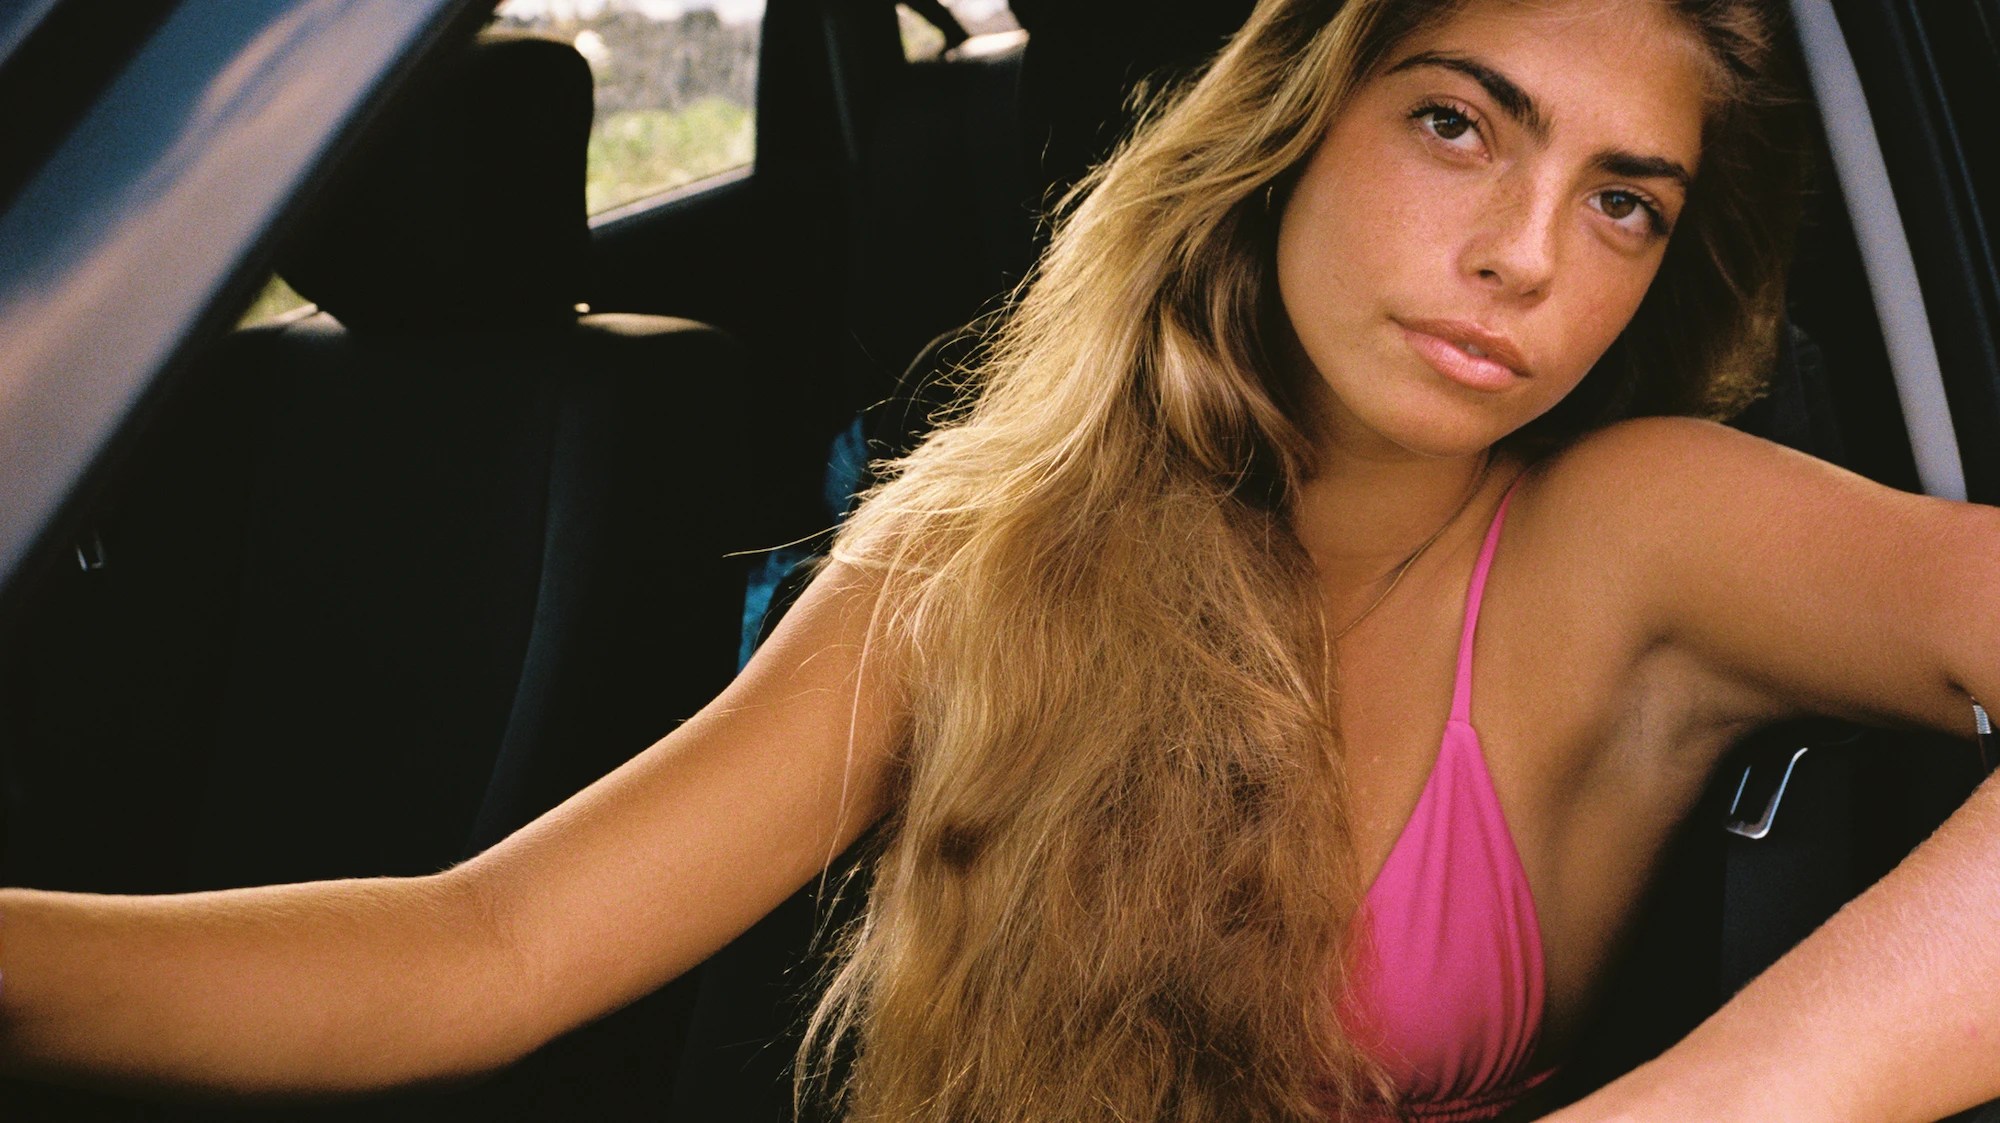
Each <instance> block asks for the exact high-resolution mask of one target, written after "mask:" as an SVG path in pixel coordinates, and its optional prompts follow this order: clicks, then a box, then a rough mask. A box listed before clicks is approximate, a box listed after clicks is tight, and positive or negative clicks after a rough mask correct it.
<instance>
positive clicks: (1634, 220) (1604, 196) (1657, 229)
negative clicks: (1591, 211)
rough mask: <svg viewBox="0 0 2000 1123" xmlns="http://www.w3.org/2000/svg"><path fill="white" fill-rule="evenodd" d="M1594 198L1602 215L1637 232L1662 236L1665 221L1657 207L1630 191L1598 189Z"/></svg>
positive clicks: (1665, 225) (1664, 230)
mask: <svg viewBox="0 0 2000 1123" xmlns="http://www.w3.org/2000/svg"><path fill="white" fill-rule="evenodd" d="M1594 198H1595V199H1596V206H1597V209H1598V210H1600V211H1602V212H1604V217H1606V218H1608V219H1611V220H1612V221H1613V222H1616V223H1618V224H1619V225H1621V226H1624V227H1626V228H1627V229H1629V230H1631V231H1633V232H1634V233H1638V234H1653V235H1661V236H1664V235H1665V234H1666V233H1667V222H1666V219H1665V217H1664V216H1662V215H1661V214H1660V212H1659V210H1658V208H1656V207H1654V206H1653V205H1652V204H1651V203H1649V202H1647V201H1646V200H1645V198H1644V197H1643V196H1640V195H1638V194H1636V193H1634V192H1631V191H1600V192H1598V193H1597V194H1596V195H1595V196H1594Z"/></svg>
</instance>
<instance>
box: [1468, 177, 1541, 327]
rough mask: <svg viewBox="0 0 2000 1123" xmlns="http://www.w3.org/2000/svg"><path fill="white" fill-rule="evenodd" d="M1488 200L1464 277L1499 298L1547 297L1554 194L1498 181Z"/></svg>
mask: <svg viewBox="0 0 2000 1123" xmlns="http://www.w3.org/2000/svg"><path fill="white" fill-rule="evenodd" d="M1489 200H1490V201H1489V203H1488V205H1487V206H1486V207H1485V208H1484V210H1485V212H1486V213H1484V214H1483V215H1481V216H1480V220H1481V221H1480V222H1479V223H1478V225H1477V227H1476V230H1475V233H1474V235H1473V237H1472V239H1471V241H1470V242H1468V243H1467V244H1466V247H1465V257H1464V262H1463V267H1464V270H1465V272H1466V274H1467V275H1468V276H1472V277H1474V278H1476V279H1477V280H1478V282H1479V283H1481V284H1482V285H1485V286H1488V287H1490V288H1492V289H1493V290H1495V292H1496V293H1498V294H1501V295H1506V296H1511V297H1515V298H1540V297H1542V296H1544V295H1546V294H1547V293H1548V289H1549V285H1550V283H1551V282H1552V281H1554V279H1555V271H1556V243H1557V218H1558V215H1559V214H1560V213H1561V205H1562V202H1561V198H1560V195H1559V193H1558V192H1557V191H1555V190H1553V189H1552V187H1545V186H1543V185H1538V184H1536V183H1534V182H1532V181H1529V180H1527V179H1526V178H1522V179H1519V180H1515V181H1512V182H1509V181H1506V180H1503V181H1502V182H1500V183H1499V184H1497V185H1496V190H1495V191H1494V192H1493V194H1492V195H1491V196H1489Z"/></svg>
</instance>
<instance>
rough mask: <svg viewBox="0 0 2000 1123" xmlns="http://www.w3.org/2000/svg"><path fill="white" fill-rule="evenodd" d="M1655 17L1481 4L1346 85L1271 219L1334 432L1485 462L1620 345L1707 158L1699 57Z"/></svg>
mask: <svg viewBox="0 0 2000 1123" xmlns="http://www.w3.org/2000/svg"><path fill="white" fill-rule="evenodd" d="M1663 9H1664V5H1663V4H1661V3H1659V2H1658V0H1575V2H1554V3H1537V4H1525V3H1506V2H1501V0H1475V2H1473V3H1471V4H1468V5H1467V6H1466V8H1465V9H1464V11H1463V12H1462V13H1461V14H1460V15H1458V16H1457V17H1455V18H1453V19H1452V20H1451V21H1449V22H1448V23H1446V24H1445V25H1443V26H1442V27H1440V28H1438V29H1437V30H1435V31H1432V32H1428V33H1425V34H1422V35H1419V36H1416V37H1413V38H1412V39H1411V40H1409V41H1407V42H1405V43H1403V44H1402V45H1401V46H1400V47H1398V48H1397V49H1396V50H1395V51H1393V52H1392V53H1391V55H1390V57H1389V59H1388V61H1387V63H1386V65H1385V66H1384V67H1383V68H1382V70H1381V72H1380V73H1379V75H1378V76H1377V77H1376V78H1374V79H1372V80H1371V81H1369V82H1368V83H1367V84H1366V85H1365V86H1363V87H1362V88H1361V89H1360V90H1359V91H1357V94H1356V96H1355V98H1354V99H1353V101H1352V102H1351V103H1350V104H1349V105H1348V106H1347V107H1346V109H1345V110H1344V111H1343V112H1342V113H1341V115H1340V117H1339V119H1338V120H1337V121H1336V122H1335V123H1334V125H1333V127H1332V129H1331V130H1330V131H1329V132H1328V133H1327V136H1326V138H1325V139H1324V140H1323V141H1321V143H1320V145H1319V147H1318V149H1317V150H1316V151H1315V153H1314V154H1313V156H1312V157H1311V159H1310V160H1309V161H1308V163H1307V165H1306V167H1305V168H1304V170H1303V172H1302V174H1301V176H1300V178H1299V180H1298V183H1297V185H1296V187H1295V188H1294V190H1293V191H1292V194H1291V196H1290V198H1289V199H1288V200H1287V202H1286V204H1285V208H1284V212H1283V214H1282V216H1281V218H1280V220H1279V226H1278V246H1277V279H1278V292H1279V296H1280V299H1281V300H1282V302H1283V305H1284V308H1285V312H1286V316H1287V318H1288V319H1289V320H1290V322H1291V325H1292V328H1293V331H1294V334H1295V335H1296V337H1297V340H1298V344H1299V355H1298V357H1299V358H1300V359H1301V361H1303V362H1305V363H1307V364H1309V365H1310V368H1311V369H1312V370H1314V371H1316V372H1317V373H1318V374H1319V376H1320V377H1321V378H1322V379H1323V380H1324V382H1325V384H1326V386H1327V387H1328V388H1329V389H1330V390H1331V393H1330V394H1328V395H1326V396H1325V397H1326V399H1327V400H1326V414H1327V421H1328V425H1329V439H1331V440H1333V441H1334V442H1336V443H1337V445H1339V446H1340V447H1343V448H1348V449H1351V450H1352V451H1356V452H1364V453H1371V452H1372V453H1373V454H1381V453H1393V452H1394V451H1395V450H1398V449H1401V450H1407V451H1410V452H1415V453H1420V454H1423V455H1427V456H1457V455H1466V454H1469V453H1472V452H1476V451H1478V450H1479V449H1481V448H1484V447H1486V446H1488V445H1491V444H1492V443H1493V442H1495V441H1497V440H1499V439H1500V438H1501V437H1503V436H1505V435H1507V434H1508V433H1510V432H1513V431H1514V430H1515V429H1518V428H1519V427H1521V426H1522V425H1525V424H1526V423H1527V422H1529V421H1530V420H1532V419H1534V418H1535V417H1537V416H1539V415H1540V414H1541V413H1543V412H1544V411H1546V410H1547V409H1548V408H1549V407H1551V406H1553V405H1555V403H1556V402H1557V401H1558V400H1560V399H1561V398H1562V396H1563V395H1565V394H1567V393H1569V391H1570V390H1571V389H1572V388H1573V387H1575V386H1576V384H1577V383H1578V382H1579V381H1581V380H1582V378H1583V376H1584V374H1585V373H1587V372H1588V371H1589V370H1590V368H1591V366H1592V364H1594V363H1595V362H1596V361H1597V359H1598V357H1599V356H1601V355H1602V354H1603V353H1604V351H1605V350H1606V348H1608V347H1609V346H1610V345H1611V343H1612V341H1613V340H1614V339H1616V338H1617V336H1618V333H1619V332H1620V331H1621V330H1622V329H1623V328H1624V327H1625V324H1626V322H1627V321H1628V320H1630V319H1631V317H1632V313H1633V312H1634V311H1635V310H1636V309H1637V308H1638V306H1639V300H1640V297H1642V296H1643V295H1644V294H1645V292H1646V286H1647V285H1648V284H1649V283H1651V281H1652V279H1653V275H1654V273H1655V272H1657V271H1658V269H1659V265H1660V259H1661V255H1662V253H1663V252H1664V250H1665V248H1666V244H1667V231H1670V230H1671V229H1672V227H1673V225H1674V224H1675V223H1676V222H1677V221H1678V220H1679V217H1680V213H1681V209H1682V207H1683V206H1684V205H1685V202H1686V199H1687V190H1686V187H1687V177H1689V176H1692V175H1693V174H1694V172H1695V170H1696V164H1697V161H1698V160H1699V158H1700V155H1701V118H1702V106H1701V99H1702V92H1703V87H1702V77H1701V74H1702V62H1701V58H1700V55H1699V54H1698V52H1699V50H1700V47H1699V45H1698V43H1697V42H1696V40H1695V39H1694V38H1693V37H1692V35H1691V34H1690V33H1689V32H1688V31H1687V30H1686V29H1684V28H1683V27H1682V26H1681V25H1680V24H1679V23H1678V22H1677V19H1676V17H1674V16H1673V15H1672V14H1671V13H1670V12H1667V11H1665V10H1663ZM1465 345H1470V346H1471V347H1472V348H1474V349H1475V350H1477V351H1483V352H1485V353H1487V355H1488V357H1487V358H1479V357H1477V356H1476V355H1474V354H1471V353H1468V352H1467V351H1466V350H1464V347H1465Z"/></svg>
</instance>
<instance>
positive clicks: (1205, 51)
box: [1010, 0, 1255, 201]
mask: <svg viewBox="0 0 2000 1123" xmlns="http://www.w3.org/2000/svg"><path fill="white" fill-rule="evenodd" d="M1254 6H1255V4H1254V0H1199V2H1188V3H1181V4H1175V5H1173V17H1172V18H1170V19H1163V18H1161V15H1160V5H1159V2H1158V0H1012V2H1011V4H1010V7H1011V8H1012V10H1013V12H1014V18H1015V19H1016V20H1017V21H1019V23H1020V24H1021V27H1022V28H1023V29H1025V30H1026V31H1027V32H1028V45H1027V47H1026V49H1025V51H1024V53H1023V55H1022V59H1021V135H1022V140H1023V142H1024V143H1025V144H1027V146H1028V153H1027V155H1028V159H1029V161H1030V165H1029V170H1030V173H1031V174H1035V175H1039V176H1040V177H1041V182H1042V183H1043V184H1044V185H1046V186H1047V187H1048V188H1049V189H1050V192H1051V194H1050V195H1049V196H1048V198H1049V200H1050V201H1053V199H1054V197H1055V195H1056V194H1060V193H1061V192H1062V191H1063V190H1064V189H1066V188H1068V187H1069V185H1070V184H1072V183H1074V182H1076V181H1077V180H1078V179H1081V178H1083V173H1084V172H1086V171H1088V170H1089V169H1090V167H1091V166H1092V165H1093V164H1096V163H1097V162H1098V161H1100V160H1102V159H1104V158H1105V157H1106V156H1108V155H1110V154H1111V148H1112V146H1113V145H1115V144H1116V143H1117V142H1118V141H1119V139H1120V138H1122V137H1123V136H1124V135H1125V132H1126V129H1127V127H1128V126H1129V125H1130V124H1131V120H1132V117H1131V112H1130V110H1129V109H1128V108H1127V107H1126V104H1125V102H1126V98H1128V97H1129V96H1130V95H1131V93H1132V91H1133V90H1134V89H1135V88H1136V87H1137V86H1138V85H1139V83H1140V82H1141V81H1144V80H1146V79H1149V78H1150V79H1152V80H1154V83H1155V84H1156V85H1157V84H1158V83H1159V82H1160V81H1162V80H1173V79H1178V78H1181V77H1184V76H1186V75H1187V74H1189V73H1191V72H1193V71H1194V70H1195V69H1196V68H1197V67H1199V66H1200V65H1201V64H1202V63H1204V62H1206V61H1208V59H1209V58H1210V57H1211V56H1213V55H1214V54H1215V53H1216V52H1217V51H1219V50H1221V49H1222V45H1223V44H1224V43H1226V42H1228V41H1229V37H1230V36H1231V35H1233V34H1235V32H1236V29H1237V28H1239V27H1242V26H1243V23H1244V21H1245V20H1247V19H1249V18H1250V9H1251V8H1252V7H1254Z"/></svg>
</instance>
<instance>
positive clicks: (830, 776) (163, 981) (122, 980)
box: [0, 567, 900, 1092]
mask: <svg viewBox="0 0 2000 1123" xmlns="http://www.w3.org/2000/svg"><path fill="white" fill-rule="evenodd" d="M874 603H875V597H874V595H873V591H872V586H871V585H870V584H869V582H867V581H866V580H863V579H861V578H859V577H857V576H856V575H855V574H853V573H851V572H849V571H846V570H843V569H841V568H839V567H835V568H833V569H830V570H829V571H828V572H827V573H826V574H823V575H822V576H821V577H820V579H818V580H817V581H815V582H814V583H813V586H812V587H811V588H810V589H808V590H807V592H806V594H805V595H804V596H803V597H802V598H801V599H800V601H799V603H798V604H797V605H796V606H795V607H794V609H793V610H792V612H791V613H790V614H789V615H788V616H787V618H786V620H785V622H784V624H783V625H782V626H781V627H780V628H779V629H778V631H777V632H776V633H775V634H774V635H773V636H772V638H771V640H770V642H768V643H767V644H766V645H765V647H764V649H763V650H762V651H760V652H759V654H758V655H757V657H756V658H755V659H753V660H752V661H751V663H750V666H749V667H748V668H746V669H745V671H744V672H743V673H742V674H741V675H739V676H738V677H737V679H736V681H735V682H734V683H733V684H732V685H731V686H730V687H729V689H728V690H726V691H725V692H724V693H723V694H722V695H721V696H719V697H718V698H717V699H716V700H715V701H714V702H712V703H710V704H709V705H708V706H707V707H706V708H704V709H703V710H702V712H701V713H700V714H698V715H696V716H695V717H694V718H692V719H691V720H689V721H688V722H687V723H686V724H684V725H682V726H681V727H680V728H679V729H677V730H675V731H674V732H673V733H672V734H670V735H669V736H667V737H666V738H664V739H662V740H661V741H660V742H658V743H657V744H655V745H653V746H652V747H650V748H648V749H646V750H645V751H644V752H642V753H640V754H639V755H638V756H637V757H635V758H633V759H632V760H631V761H629V762H627V763H626V764H625V765H624V766H622V767H621V768H619V769H618V770H616V771H614V772H613V773H611V774H610V775H608V776H606V777H604V778H603V779H601V780H599V781H598V782H597V783H595V784H593V785H591V786H590V787H589V788H587V789H585V790H584V791H582V792H580V793H578V794H577V795H576V796H574V797H572V798H571V799H569V800H568V801H566V802H565V803H563V804H562V805H561V806H560V807H557V808H556V809H554V810H552V811H550V812H549V813H548V814H546V815H544V816H542V817H541V818H539V819H537V820H536V821H535V822H533V823H531V824H529V825H528V826H526V827H524V828H522V829H521V830H520V831H518V832H516V833H515V834H514V835H513V836H511V837H509V838H508V839H506V840H504V841H502V842H501V843H499V844H498V845H496V846H494V847H493V848H492V849H490V850H488V851H487V852H486V853H484V854H481V855H480V856H479V857H477V858H475V859H473V860H471V861H470V862H467V863H464V864H462V865H460V866H458V867H457V868H455V869H453V870H450V871H447V872H445V873H442V874H438V875H434V876H430V877H419V878H376V879H363V880H350V881H335V882H318V883H311V884H304V885H286V886H271V887H263V888H254V889H241V890H229V891H223V892H214V893H197V894H186V895H178V896H162V897H112V896H95V895H87V894H71V893H51V892H41V891H34V890H21V889H13V890H0V1069H4V1070H6V1071H8V1072H10V1073H15V1074H23V1075H29V1076H34V1077H38V1078H45V1079H55V1080H61V1081H64V1082H71V1083H121V1084H138V1085H155V1086H173V1087H179V1088H185V1089H213V1090H224V1091H231V1092H236V1091H241V1092H301V1091H338V1090H358V1089H367V1088H377V1087H384V1086H389V1085H394V1084H401V1083H408V1082H415V1081H421V1080H430V1079H439V1078H450V1077H455V1076H460V1075H467V1074H472V1073H477V1072H480V1071H484V1070H489V1069H492V1068H496V1067H499V1066H501V1065H503V1064H505V1063H507V1062H509V1061H511V1060H514V1059H516V1058H518V1057H520V1056H522V1055H524V1054H526V1053H528V1052H530V1051H532V1050H533V1049H534V1048H536V1047H537V1046H539V1045H540V1044H542V1043H543V1042H545V1041H547V1040H549V1039H550V1038H552V1037H554V1036H556V1035H557V1034H559V1033H562V1032H564V1031H566V1030H568V1029H570V1028H572V1027H574V1026H576V1025H579V1024H581V1023H583V1022H586V1021H588V1020H590V1019H592V1018H594V1017H597V1016H599V1015H602V1014H604V1013H606V1012H608V1011H610V1010H611V1009H614V1008H616V1007H617V1006H620V1005H623V1004H624V1003H626V1002H629V1001H631V1000H633V999H635V998H638V997H640V996H642V995H644V994H646V993H647V992H648V991H650V990H652V989H654V988H656V987H658V986H659V985H661V984H662V983H665V982H666V981H667V980H669V979H671V978H673V977H674V976H675V975H678V974H679V973H681V972H682V971H684V970H686V969H687V968H688V967H691V966H693V965H694V964H696V963H698V962H700V961H701V960H702V959H704V958H706V957H707V956H708V955H709V954H710V953H711V952H713V951H714V950H715V949H717V948H719V947H720V946H721V945H723V944H724V943H726V942H728V940H729V939H731V938H732V937H733V936H735V935H736V934H737V933H739V932H741V931H742V930H743V929H745V928H747V927H748V926H749V925H750V924H751V923H753V922H754V921H755V920H756V919H757V918H758V917H759V916H761V915H762V914H763V913H764V912H766V911H768V910H769V909H770V908H771V907H772V906H774V905H776V904H777V903H778V902H779V901H782V900H783V899H784V898H785V897H786V896H788V895H789V894H791V893H792V892H793V891H794V890H796V889H797V888H798V887H799V886H800V885H802V884H804V883H805V882H806V881H807V880H809V879H810V878H811V877H812V876H813V874H814V873H815V872H816V871H818V870H819V869H820V868H821V867H822V866H823V865H824V864H825V862H826V861H827V860H828V859H830V858H831V857H832V856H834V855H835V854H836V853H838V852H839V851H840V850H841V849H843V848H844V847H845V846H846V845H847V844H848V843H849V842H851V841H852V840H853V839H854V838H855V837H857V836H858V835H859V834H860V832H861V831H862V830H863V829H865V827H866V826H867V825H868V824H869V823H870V822H871V821H873V819H874V818H875V817H876V816H877V814H878V813H879V810H880V804H881V799H882V792H881V783H880V781H881V779H882V776H883V773H884V769H883V768H882V762H883V761H884V760H885V759H886V757H887V754H888V752H889V750H890V747H891V745H892V743H893V740H894V737H895V736H896V735H897V722H898V721H899V720H900V718H899V713H900V705H899V704H898V703H897V702H896V701H895V695H894V692H893V691H891V690H889V689H887V687H886V684H887V683H888V682H890V681H893V676H892V675H891V674H890V673H889V672H887V671H886V670H884V669H883V668H881V667H880V666H879V665H878V661H877V659H876V658H875V655H874V653H871V655H870V660H869V662H868V664H867V666H866V668H865V673H864V666H863V660H862V651H863V646H864V641H865V639H866V636H867V634H868V628H869V625H870V619H869V618H870V613H871V611H872V609H873V606H874ZM850 734H851V736H850Z"/></svg>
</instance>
